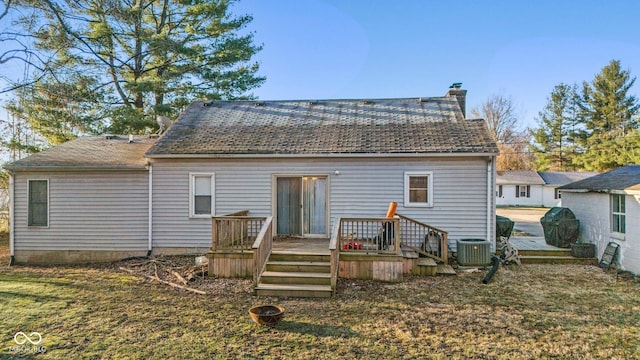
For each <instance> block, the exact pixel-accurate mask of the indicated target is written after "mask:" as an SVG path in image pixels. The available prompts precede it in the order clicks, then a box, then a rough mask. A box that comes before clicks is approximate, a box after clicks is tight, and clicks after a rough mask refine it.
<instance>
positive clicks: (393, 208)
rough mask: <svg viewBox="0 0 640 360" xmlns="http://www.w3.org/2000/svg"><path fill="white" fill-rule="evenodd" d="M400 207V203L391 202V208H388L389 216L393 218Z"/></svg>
mask: <svg viewBox="0 0 640 360" xmlns="http://www.w3.org/2000/svg"><path fill="white" fill-rule="evenodd" d="M397 208H398V203H397V202H395V201H392V202H390V203H389V210H387V217H388V218H392V217H393V216H394V215H395V214H396V209H397Z"/></svg>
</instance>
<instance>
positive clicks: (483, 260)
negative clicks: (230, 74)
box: [456, 239, 491, 266]
mask: <svg viewBox="0 0 640 360" xmlns="http://www.w3.org/2000/svg"><path fill="white" fill-rule="evenodd" d="M456 245H457V258H458V265H462V266H486V265H489V264H491V244H490V243H489V241H487V240H485V239H459V240H458V241H457V242H456Z"/></svg>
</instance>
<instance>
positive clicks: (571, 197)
mask: <svg viewBox="0 0 640 360" xmlns="http://www.w3.org/2000/svg"><path fill="white" fill-rule="evenodd" d="M609 196H610V195H609V194H601V193H570V192H563V193H562V203H563V206H565V207H568V208H569V209H571V210H572V211H573V213H574V214H575V215H576V218H577V219H578V220H580V236H581V237H582V238H583V239H584V240H587V241H589V242H591V243H594V244H596V249H597V252H598V255H597V256H598V259H600V258H602V254H603V253H604V249H605V248H606V247H607V244H608V243H609V242H611V241H613V242H616V243H618V244H620V255H619V260H620V265H621V266H622V268H623V270H628V271H631V272H634V273H636V274H640V223H638V221H636V219H639V218H640V204H639V203H638V200H636V199H635V197H633V196H630V195H627V196H626V200H625V205H626V214H625V215H626V234H624V236H621V235H620V234H613V233H612V232H611V213H610V202H609V201H610V200H609Z"/></svg>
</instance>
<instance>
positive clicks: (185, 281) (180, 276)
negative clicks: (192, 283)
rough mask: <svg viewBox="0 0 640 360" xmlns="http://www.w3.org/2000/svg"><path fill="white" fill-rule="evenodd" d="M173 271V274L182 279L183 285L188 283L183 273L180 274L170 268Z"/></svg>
mask: <svg viewBox="0 0 640 360" xmlns="http://www.w3.org/2000/svg"><path fill="white" fill-rule="evenodd" d="M169 271H171V273H172V274H173V276H175V277H176V279H178V280H180V282H181V283H182V285H187V280H186V279H185V278H183V277H182V275H180V274H178V273H177V272H176V271H174V270H169Z"/></svg>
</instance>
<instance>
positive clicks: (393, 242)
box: [336, 218, 401, 255]
mask: <svg viewBox="0 0 640 360" xmlns="http://www.w3.org/2000/svg"><path fill="white" fill-rule="evenodd" d="M400 232H401V229H400V219H398V218H341V219H340V221H339V228H338V229H337V236H336V237H337V238H338V241H337V245H338V246H339V248H340V251H342V252H356V253H377V254H393V255H400V253H401V252H400Z"/></svg>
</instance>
